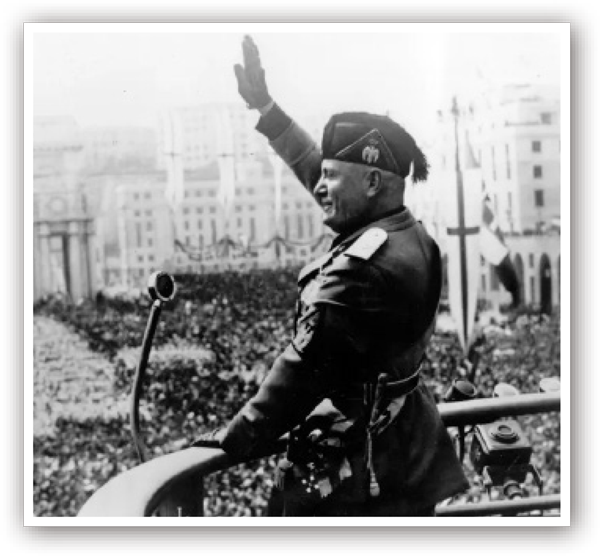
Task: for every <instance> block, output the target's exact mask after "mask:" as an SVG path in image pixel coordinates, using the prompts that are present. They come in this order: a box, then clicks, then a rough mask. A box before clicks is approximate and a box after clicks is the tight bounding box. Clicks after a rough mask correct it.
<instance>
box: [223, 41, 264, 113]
mask: <svg viewBox="0 0 600 556" xmlns="http://www.w3.org/2000/svg"><path fill="white" fill-rule="evenodd" d="M242 52H243V55H244V65H241V64H236V65H235V66H234V67H233V69H234V71H235V76H236V78H237V82H238V92H239V93H240V95H241V97H242V98H243V99H244V100H245V101H246V104H247V105H248V108H256V109H261V108H264V107H265V106H267V105H268V104H270V103H271V101H272V100H273V99H272V98H271V96H270V95H269V91H268V89H267V83H266V81H265V70H264V69H263V67H262V65H261V63H260V54H259V53H258V48H257V46H256V44H255V43H254V41H253V40H252V37H250V36H248V35H246V36H245V37H244V41H243V42H242Z"/></svg>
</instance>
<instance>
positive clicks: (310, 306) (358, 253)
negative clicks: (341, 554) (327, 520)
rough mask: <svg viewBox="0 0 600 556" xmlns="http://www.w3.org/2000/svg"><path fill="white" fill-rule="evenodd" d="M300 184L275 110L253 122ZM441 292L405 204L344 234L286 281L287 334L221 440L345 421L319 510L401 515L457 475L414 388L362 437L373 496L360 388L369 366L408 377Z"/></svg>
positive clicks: (291, 134)
mask: <svg viewBox="0 0 600 556" xmlns="http://www.w3.org/2000/svg"><path fill="white" fill-rule="evenodd" d="M258 129H259V131H262V132H263V133H265V134H266V135H267V137H268V138H269V139H270V140H271V144H272V146H273V147H274V148H275V150H276V151H277V152H278V153H279V155H280V156H282V158H283V159H284V161H286V163H288V165H289V166H290V167H291V168H292V169H293V170H294V172H295V173H296V175H297V176H298V177H299V179H300V180H301V181H302V183H303V184H304V185H305V186H306V187H307V188H309V190H311V191H312V187H313V186H314V185H315V184H316V181H317V180H318V177H319V174H320V162H321V158H320V153H319V150H318V148H317V146H316V145H315V144H314V142H313V141H312V140H311V139H310V138H309V137H308V136H307V135H306V134H305V133H304V132H303V131H302V130H301V129H300V128H299V127H298V126H297V124H295V123H294V122H292V120H291V119H289V117H287V116H286V115H285V114H284V113H283V112H282V111H281V110H280V109H279V108H278V107H277V106H276V107H275V108H274V109H272V110H271V112H269V114H268V115H267V117H263V118H261V121H260V122H259V126H258ZM440 290H441V259H440V252H439V249H438V247H437V245H436V243H435V242H434V241H433V239H432V238H431V237H430V236H429V235H428V234H427V233H426V231H425V230H424V228H423V226H422V225H421V224H420V223H419V222H417V221H416V220H415V218H414V217H413V216H412V214H411V213H410V211H409V210H408V209H407V208H403V209H401V210H399V211H396V212H394V213H391V214H388V215H386V216H385V217H384V218H382V219H380V220H378V221H376V222H372V223H370V224H369V225H368V226H365V227H364V228H362V229H360V230H356V231H355V232H354V233H352V234H350V235H347V236H345V237H338V238H336V240H335V241H334V244H333V246H332V248H331V250H330V251H329V252H328V253H327V254H326V255H324V256H323V257H321V258H320V259H318V260H316V261H314V262H313V263H311V264H309V265H307V266H306V267H305V268H304V269H302V271H301V272H300V275H299V278H298V294H299V296H298V303H297V314H296V320H295V330H294V337H293V340H292V342H291V343H290V345H288V346H287V348H286V349H285V350H284V352H283V353H282V354H281V355H280V356H279V357H278V359H277V360H276V361H275V363H274V364H273V367H272V369H271V370H270V372H269V374H268V376H267V377H266V378H265V380H264V382H263V383H262V384H261V386H260V389H259V391H258V393H257V394H256V395H255V396H254V397H253V398H252V399H251V400H250V401H249V402H247V403H246V405H245V406H244V407H243V408H242V410H241V411H240V412H239V413H238V414H237V415H236V416H235V417H234V418H233V420H232V422H231V423H230V424H229V426H228V427H227V431H226V434H225V437H224V440H223V442H222V446H223V448H224V449H225V451H227V452H228V453H230V454H231V455H233V456H235V457H241V458H243V457H247V456H249V455H250V454H252V453H256V452H257V451H259V450H260V449H261V446H264V445H265V444H266V443H268V442H270V441H272V440H274V439H276V438H278V437H280V436H281V435H282V434H284V433H286V432H288V431H290V430H291V429H292V428H293V427H295V426H296V425H298V424H300V423H302V422H304V421H305V420H306V419H307V417H309V418H310V419H314V418H315V417H318V416H319V415H324V416H327V415H334V416H335V418H336V419H337V420H338V421H339V420H340V416H341V419H342V420H347V422H348V423H349V425H350V426H349V428H348V430H347V432H346V439H345V441H346V442H347V445H348V457H349V462H350V466H351V471H352V474H351V476H350V477H349V478H347V479H345V480H344V482H343V483H342V488H341V489H340V491H339V492H338V493H336V496H335V497H333V499H334V502H333V503H332V504H329V506H328V507H327V509H326V510H323V513H324V514H331V515H357V514H359V515H411V514H412V513H413V512H414V511H415V509H418V508H425V507H430V506H433V505H434V504H436V503H438V502H439V501H441V500H443V499H445V498H448V497H450V496H452V495H454V494H456V493H458V492H460V491H462V490H464V489H465V488H466V487H467V486H468V483H467V481H466V479H465V476H464V473H463V470H462V466H461V464H460V463H459V461H458V459H457V457H456V454H455V451H454V448H453V446H452V443H451V441H450V438H449V436H448V433H447V431H446V429H445V427H444V425H443V423H442V422H441V419H440V416H439V413H438V411H437V408H436V405H435V402H434V400H433V398H432V396H431V394H430V393H429V391H428V390H427V388H426V386H425V385H424V384H422V382H420V381H419V383H418V385H417V386H416V388H415V389H414V390H412V391H411V392H410V393H409V394H407V395H406V396H403V397H402V398H401V399H400V402H401V409H400V412H399V414H398V416H397V418H396V419H395V420H394V421H393V422H392V423H391V425H389V426H388V427H387V428H386V429H385V430H383V432H382V433H381V434H378V435H376V436H375V437H374V438H373V443H372V460H371V461H372V467H373V468H374V471H375V474H376V477H377V481H378V483H379V486H380V490H381V493H380V495H379V496H377V497H376V498H372V497H370V495H369V491H368V483H369V481H368V471H367V467H366V464H365V461H366V453H365V450H366V446H365V442H364V438H365V428H366V426H367V425H368V421H369V415H366V414H365V410H364V408H365V404H364V399H363V390H364V388H363V386H364V385H365V384H368V383H374V382H375V381H376V380H377V376H378V375H379V374H380V373H383V372H384V373H386V374H387V375H388V376H389V377H390V378H391V379H392V380H393V381H401V380H403V379H407V378H408V377H410V376H412V375H414V373H415V371H416V370H417V368H418V365H419V362H420V360H421V358H422V356H423V353H424V351H425V348H426V345H427V343H428V341H429V338H430V336H431V334H432V331H433V327H434V320H435V314H436V311H437V305H438V302H439V297H440Z"/></svg>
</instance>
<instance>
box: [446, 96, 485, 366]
mask: <svg viewBox="0 0 600 556" xmlns="http://www.w3.org/2000/svg"><path fill="white" fill-rule="evenodd" d="M453 114H454V138H455V156H454V159H455V179H453V180H451V182H450V184H449V187H448V188H447V190H446V193H447V197H446V199H445V206H446V209H445V210H444V213H445V216H446V222H445V226H446V242H445V243H446V253H447V256H448V301H449V303H450V311H451V313H452V316H453V319H454V321H455V323H456V326H457V331H458V338H459V341H460V344H461V346H462V348H463V352H464V353H465V355H466V354H467V352H468V350H469V346H470V342H471V334H472V330H473V325H474V322H475V313H476V309H477V294H478V289H479V273H480V266H481V261H480V256H481V255H480V243H479V231H480V228H481V171H480V169H479V168H478V167H477V165H476V164H473V162H474V159H473V160H472V161H469V160H468V151H467V150H463V151H462V153H463V155H464V154H465V153H466V154H467V156H461V145H459V139H458V135H459V134H458V127H459V123H458V117H459V114H458V107H457V104H456V100H454V106H453ZM465 139H466V138H465ZM464 143H465V144H467V141H466V140H465V142H464ZM463 148H465V145H463Z"/></svg>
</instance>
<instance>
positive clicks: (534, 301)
mask: <svg viewBox="0 0 600 556" xmlns="http://www.w3.org/2000/svg"><path fill="white" fill-rule="evenodd" d="M559 108H560V102H559V95H558V91H557V90H555V89H553V88H545V87H534V86H529V85H523V86H509V87H505V88H503V89H501V90H496V91H491V92H489V93H488V94H486V95H485V96H483V97H480V98H476V99H473V100H472V101H471V102H468V103H466V104H463V105H462V106H461V110H460V114H459V115H458V121H459V125H458V142H459V151H458V152H459V154H458V163H459V166H460V170H461V172H463V174H465V173H469V174H473V173H476V174H478V178H477V179H478V180H479V181H480V183H481V188H482V191H481V193H482V197H484V196H487V197H488V198H489V199H490V201H491V203H492V206H493V209H494V213H495V216H496V221H497V223H498V224H499V227H500V229H501V231H502V232H503V234H504V237H505V241H506V244H507V246H508V247H509V249H510V251H511V257H512V259H513V263H514V265H515V268H516V270H517V274H518V275H519V277H520V282H521V287H522V300H523V302H524V303H525V304H527V305H532V306H535V307H540V308H544V309H545V310H547V309H548V307H550V308H551V307H556V306H558V305H559V304H560V297H559V294H560V292H559V284H560V266H559V264H560V192H561V181H560V126H559V123H560V109H559ZM425 150H426V152H427V154H428V156H429V160H430V163H431V173H430V178H429V180H428V182H427V183H425V184H418V185H417V186H412V185H410V184H409V186H408V191H407V197H408V203H409V204H410V206H411V207H415V212H416V214H417V215H418V217H419V218H420V219H422V220H423V222H424V224H425V225H426V226H427V227H428V229H429V231H430V233H432V235H433V236H434V237H435V238H436V239H437V241H438V242H439V243H440V245H441V247H442V250H443V249H444V244H445V239H446V231H445V226H444V208H445V205H446V203H445V201H444V199H445V195H446V192H447V189H448V187H447V184H448V183H453V182H454V181H455V180H456V140H455V128H454V119H453V116H452V114H449V113H448V114H440V121H439V127H438V130H437V134H436V139H435V141H432V142H431V143H430V144H429V145H426V146H425ZM564 187H567V185H564ZM473 200H474V201H475V202H480V200H479V197H477V199H467V200H466V201H467V202H470V201H473ZM479 292H480V299H481V300H483V301H486V302H489V303H491V304H492V305H493V306H495V307H499V306H501V305H504V304H509V303H510V295H509V294H508V292H506V291H505V290H504V289H503V287H502V286H501V285H500V284H499V282H498V279H497V277H496V274H495V271H494V269H493V267H492V266H491V265H490V264H489V263H488V262H486V261H485V260H484V259H482V267H481V276H480V286H479Z"/></svg>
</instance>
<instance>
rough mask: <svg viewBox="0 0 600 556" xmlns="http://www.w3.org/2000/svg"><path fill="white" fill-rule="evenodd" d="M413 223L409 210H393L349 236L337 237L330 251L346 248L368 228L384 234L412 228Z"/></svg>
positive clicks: (405, 208)
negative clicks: (383, 231) (384, 232)
mask: <svg viewBox="0 0 600 556" xmlns="http://www.w3.org/2000/svg"><path fill="white" fill-rule="evenodd" d="M415 223H416V220H415V217H414V216H413V215H412V213H411V212H410V210H408V208H407V207H402V208H400V209H395V210H393V211H391V212H389V213H387V214H384V215H383V216H382V217H381V218H380V219H379V220H375V221H373V222H369V223H368V224H367V225H366V226H363V227H362V228H359V229H358V230H356V231H355V232H352V233H350V234H349V235H343V236H342V235H339V236H337V237H336V238H335V239H334V240H333V243H332V244H331V250H333V249H337V248H338V247H341V246H342V245H343V246H346V245H347V244H348V243H350V242H352V241H354V240H355V239H356V238H358V237H360V236H361V235H362V234H364V233H365V232H366V231H367V230H368V229H370V228H381V229H382V230H385V231H386V232H396V231H398V230H404V229H406V228H410V227H411V226H414V224H415Z"/></svg>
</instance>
